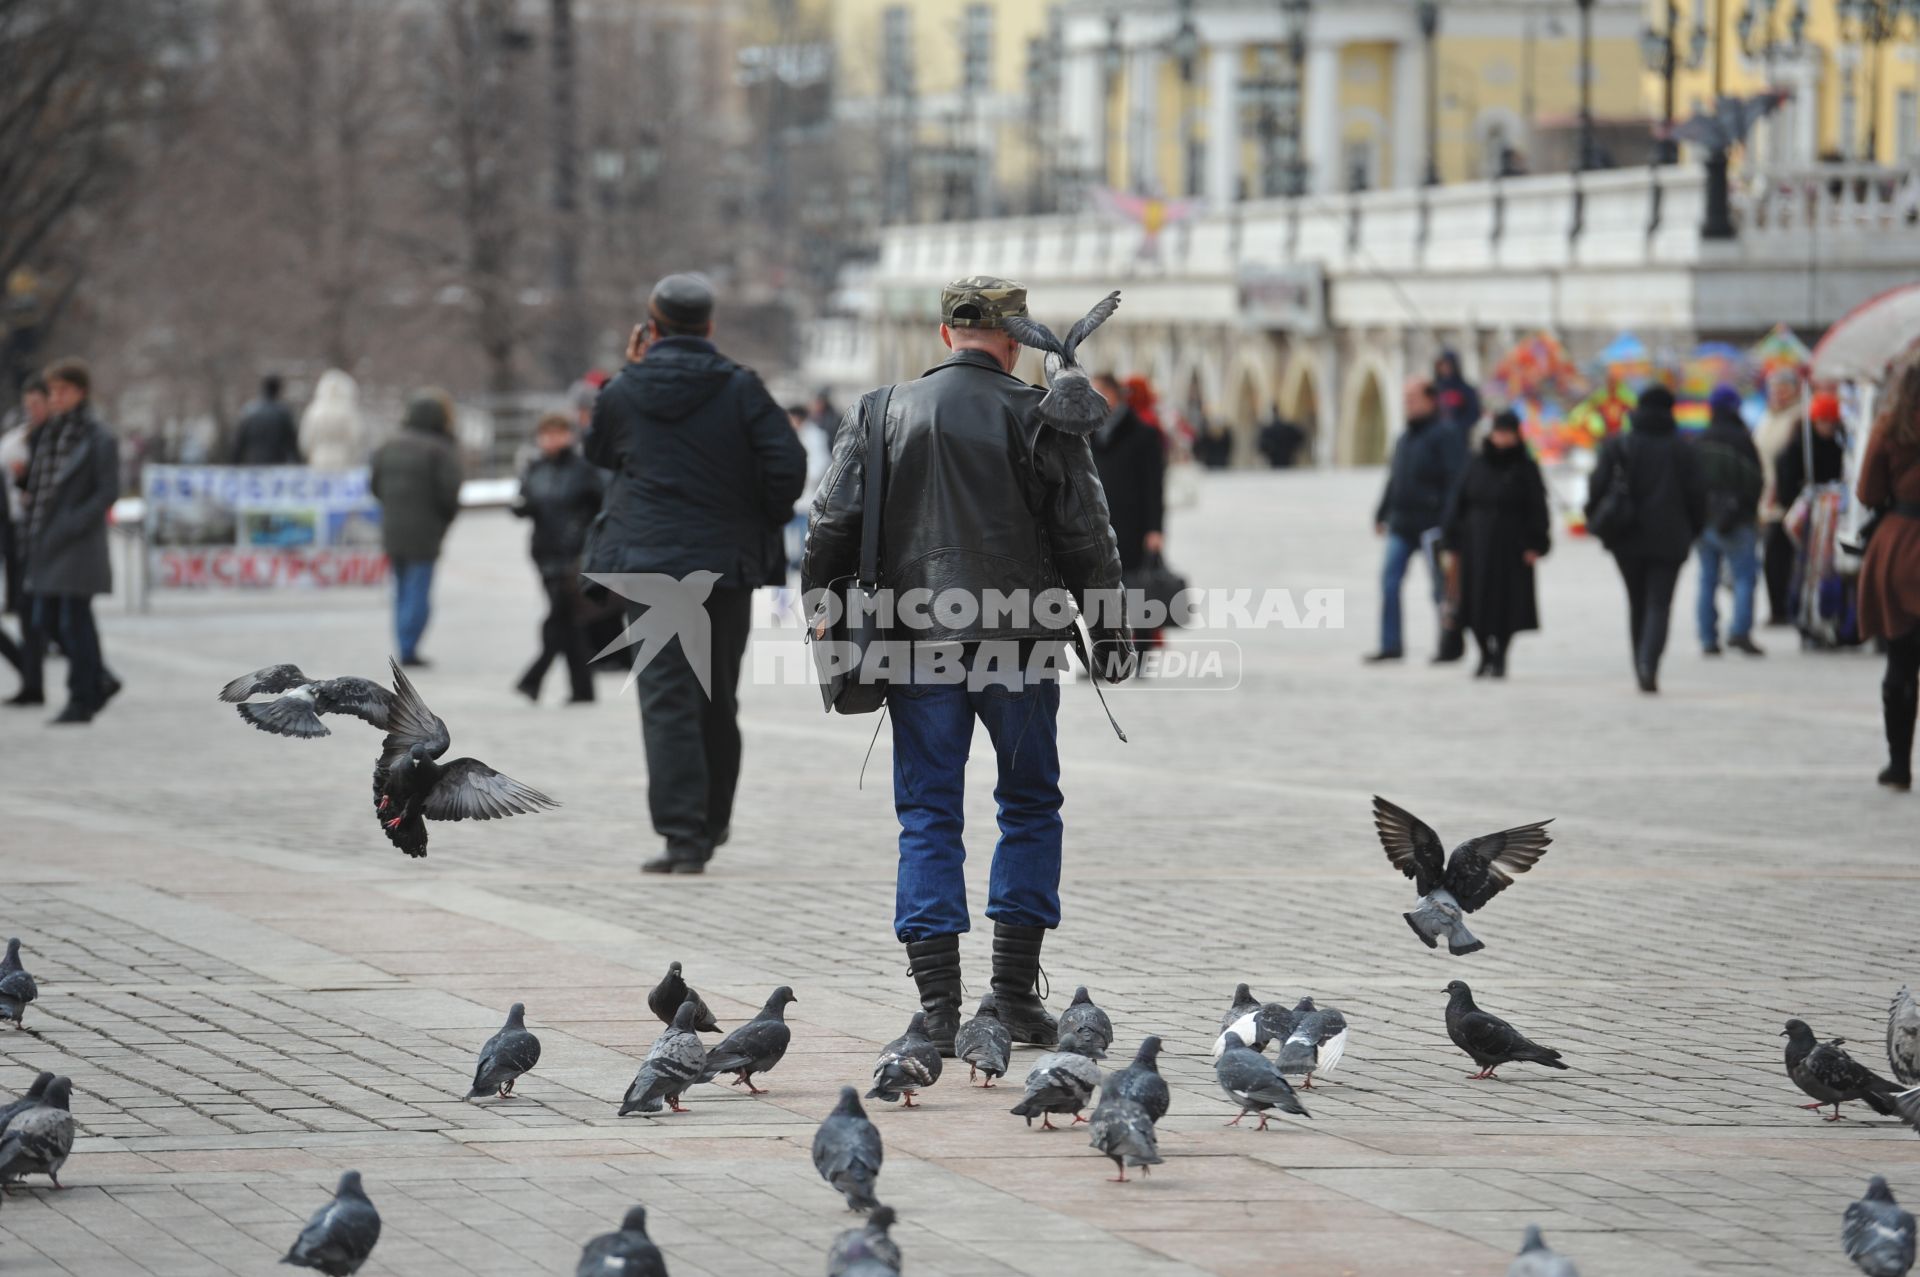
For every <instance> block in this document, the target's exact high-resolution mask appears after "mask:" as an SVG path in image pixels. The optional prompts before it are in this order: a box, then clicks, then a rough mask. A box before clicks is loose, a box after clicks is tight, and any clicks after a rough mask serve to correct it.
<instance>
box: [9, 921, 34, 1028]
mask: <svg viewBox="0 0 1920 1277" xmlns="http://www.w3.org/2000/svg"><path fill="white" fill-rule="evenodd" d="M39 996H40V986H39V985H37V984H35V983H34V982H33V977H32V976H30V975H28V974H27V972H26V968H24V967H22V966H21V965H20V939H19V937H18V936H16V937H14V938H13V939H11V940H9V941H7V956H6V958H5V959H4V960H0V1020H12V1021H13V1022H14V1024H15V1025H18V1024H19V1023H20V1020H21V1017H22V1016H24V1015H26V1013H27V1003H29V1002H31V1001H33V1000H34V999H35V998H37V997H39Z"/></svg>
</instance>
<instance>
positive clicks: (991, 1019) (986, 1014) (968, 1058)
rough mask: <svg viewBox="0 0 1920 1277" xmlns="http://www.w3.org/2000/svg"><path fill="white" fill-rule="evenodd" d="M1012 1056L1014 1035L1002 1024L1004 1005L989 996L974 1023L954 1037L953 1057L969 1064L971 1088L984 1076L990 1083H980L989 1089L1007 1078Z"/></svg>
mask: <svg viewBox="0 0 1920 1277" xmlns="http://www.w3.org/2000/svg"><path fill="white" fill-rule="evenodd" d="M1012 1053H1013V1035H1012V1034H1011V1033H1009V1032H1007V1026H1006V1025H1004V1024H1002V1023H1000V1004H999V1003H997V1002H995V1001H994V1000H993V995H992V994H991V993H989V994H987V995H986V996H985V997H983V998H981V999H980V1009H979V1010H978V1011H976V1012H974V1015H973V1019H971V1020H968V1021H967V1022H966V1023H965V1024H963V1025H961V1026H960V1031H959V1032H958V1033H956V1034H954V1035H953V1054H954V1055H955V1057H956V1058H958V1059H961V1060H964V1061H965V1062H966V1065H967V1082H968V1084H969V1085H971V1084H972V1083H973V1081H974V1079H975V1078H977V1077H979V1076H980V1075H981V1074H982V1073H984V1074H986V1075H987V1080H986V1081H984V1082H982V1083H980V1086H981V1088H982V1089H986V1088H988V1087H991V1086H992V1085H993V1080H994V1079H995V1078H998V1077H1005V1076H1006V1075H1007V1060H1008V1058H1009V1056H1011V1055H1012Z"/></svg>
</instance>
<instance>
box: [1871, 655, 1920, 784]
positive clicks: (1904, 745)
mask: <svg viewBox="0 0 1920 1277" xmlns="http://www.w3.org/2000/svg"><path fill="white" fill-rule="evenodd" d="M1880 704H1881V707H1882V709H1883V710H1884V712H1885V716H1886V725H1887V761H1888V763H1889V764H1890V765H1891V766H1892V768H1893V770H1894V771H1895V772H1896V773H1898V774H1900V775H1907V774H1910V773H1911V772H1912V770H1913V720H1914V716H1915V713H1916V712H1917V711H1920V629H1914V630H1909V631H1907V632H1906V633H1905V634H1903V635H1901V636H1900V637H1899V638H1897V639H1891V640H1889V641H1888V643H1887V673H1886V677H1885V678H1884V679H1882V680H1881V683H1880Z"/></svg>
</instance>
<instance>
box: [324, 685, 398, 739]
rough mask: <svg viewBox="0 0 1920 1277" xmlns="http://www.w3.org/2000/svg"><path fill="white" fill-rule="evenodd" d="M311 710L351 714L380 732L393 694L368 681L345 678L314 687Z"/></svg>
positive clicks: (389, 712)
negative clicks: (379, 729)
mask: <svg viewBox="0 0 1920 1277" xmlns="http://www.w3.org/2000/svg"><path fill="white" fill-rule="evenodd" d="M313 708H314V709H315V710H317V711H318V712H320V713H322V714H351V715H352V716H353V717H355V718H357V719H359V720H361V721H362V722H365V723H371V724H373V725H374V726H375V727H379V728H383V729H384V728H385V727H386V725H387V718H388V716H389V715H390V714H391V713H392V712H393V693H392V692H389V691H388V690H387V689H386V688H384V687H382V686H380V684H378V683H376V682H374V681H373V680H372V679H370V678H356V677H355V676H353V675H351V674H349V675H346V676H345V677H342V678H330V679H328V680H327V681H326V682H324V683H315V684H314V685H313Z"/></svg>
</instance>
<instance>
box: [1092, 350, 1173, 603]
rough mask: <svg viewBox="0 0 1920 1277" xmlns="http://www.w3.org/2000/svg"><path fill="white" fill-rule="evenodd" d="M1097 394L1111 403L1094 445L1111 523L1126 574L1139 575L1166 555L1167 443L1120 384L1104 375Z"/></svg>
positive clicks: (1097, 379) (1096, 384)
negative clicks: (1153, 560)
mask: <svg viewBox="0 0 1920 1277" xmlns="http://www.w3.org/2000/svg"><path fill="white" fill-rule="evenodd" d="M1093 385H1094V389H1096V390H1098V391H1099V392H1100V395H1101V397H1102V398H1103V399H1105V400H1106V401H1107V417H1106V420H1105V421H1102V422H1101V423H1100V424H1099V426H1097V427H1096V428H1095V429H1094V432H1093V435H1092V438H1091V440H1090V442H1091V444H1092V446H1093V464H1094V467H1095V468H1096V469H1097V470H1098V471H1099V474H1100V487H1101V489H1102V490H1103V491H1104V492H1105V493H1106V494H1107V517H1108V519H1109V520H1110V521H1111V523H1112V525H1113V534H1114V536H1115V538H1117V540H1118V542H1119V546H1120V570H1121V572H1123V573H1126V572H1137V571H1139V569H1140V566H1141V565H1142V564H1143V563H1145V562H1146V561H1147V560H1148V559H1149V558H1150V557H1151V556H1154V555H1158V554H1160V553H1161V552H1162V550H1164V549H1165V543H1166V537H1165V529H1164V526H1163V525H1164V524H1165V516H1166V500H1167V443H1166V439H1165V438H1164V437H1162V436H1161V434H1160V432H1159V431H1158V430H1155V429H1154V428H1153V427H1152V426H1149V425H1148V424H1147V423H1146V422H1144V421H1142V420H1141V419H1140V415H1139V414H1138V413H1136V412H1135V411H1134V410H1133V408H1132V407H1131V406H1129V405H1128V403H1127V400H1126V396H1125V393H1124V392H1123V391H1122V390H1121V388H1120V379H1119V378H1118V377H1116V376H1114V375H1113V374H1112V373H1110V372H1103V373H1101V374H1100V375H1098V376H1097V377H1095V378H1094V379H1093Z"/></svg>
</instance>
